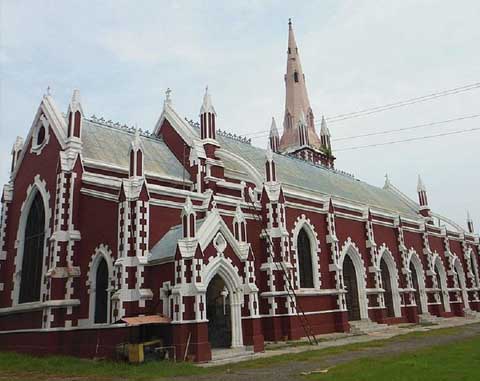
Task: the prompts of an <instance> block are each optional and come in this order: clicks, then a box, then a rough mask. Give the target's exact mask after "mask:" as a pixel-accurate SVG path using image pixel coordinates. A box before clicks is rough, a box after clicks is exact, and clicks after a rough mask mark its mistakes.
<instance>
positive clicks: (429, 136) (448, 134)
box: [335, 127, 480, 152]
mask: <svg viewBox="0 0 480 381" xmlns="http://www.w3.org/2000/svg"><path fill="white" fill-rule="evenodd" d="M473 131H480V127H476V128H470V129H466V130H458V131H452V132H444V133H441V134H435V135H426V136H418V137H415V138H408V139H401V140H393V141H389V142H383V143H374V144H367V145H363V146H355V147H346V148H339V149H336V150H335V152H340V151H352V150H359V149H364V148H370V147H379V146H386V145H391V144H397V143H404V142H413V141H416V140H425V139H432V138H438V137H442V136H450V135H457V134H464V133H467V132H473Z"/></svg>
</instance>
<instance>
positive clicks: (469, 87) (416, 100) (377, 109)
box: [315, 82, 480, 124]
mask: <svg viewBox="0 0 480 381" xmlns="http://www.w3.org/2000/svg"><path fill="white" fill-rule="evenodd" d="M478 88H480V82H476V83H472V84H470V85H465V86H461V87H456V88H453V89H448V90H443V91H437V92H434V93H431V94H427V95H423V96H420V97H415V98H410V99H407V100H404V101H398V102H393V103H389V104H386V105H382V106H375V107H369V108H365V109H362V110H359V111H354V112H349V113H344V114H338V115H334V116H331V117H328V118H326V120H327V121H328V122H330V123H332V122H339V121H342V120H346V119H351V118H357V117H360V116H365V115H371V114H375V113H378V112H383V111H387V110H392V109H394V108H398V107H404V106H410V105H412V104H416V103H421V102H426V101H430V100H433V99H437V98H441V97H445V96H448V95H454V94H459V93H463V92H466V91H470V90H475V89H478ZM319 123H321V122H320V121H317V122H315V124H319Z"/></svg>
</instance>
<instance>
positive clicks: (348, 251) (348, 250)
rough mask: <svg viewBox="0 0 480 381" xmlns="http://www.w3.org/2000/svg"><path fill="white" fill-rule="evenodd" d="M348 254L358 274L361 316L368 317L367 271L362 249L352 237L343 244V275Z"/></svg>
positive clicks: (341, 264)
mask: <svg viewBox="0 0 480 381" xmlns="http://www.w3.org/2000/svg"><path fill="white" fill-rule="evenodd" d="M347 255H348V256H349V257H350V259H351V260H352V262H353V265H354V268H355V273H356V276H357V292H358V304H359V305H360V318H361V319H368V299H367V291H366V289H367V282H366V277H367V272H366V269H365V264H364V261H363V259H362V256H361V254H360V251H359V250H358V248H357V246H356V245H355V242H353V241H352V239H351V238H350V237H348V239H347V241H345V243H344V245H343V246H342V251H341V253H340V259H339V267H340V268H341V269H342V277H343V261H344V260H345V257H346V256H347ZM344 287H345V286H344ZM347 292H348V290H347Z"/></svg>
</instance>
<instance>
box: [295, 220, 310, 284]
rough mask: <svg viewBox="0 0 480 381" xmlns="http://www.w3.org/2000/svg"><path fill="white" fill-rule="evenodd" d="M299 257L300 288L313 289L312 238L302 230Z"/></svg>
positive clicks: (298, 246) (298, 240) (299, 239)
mask: <svg viewBox="0 0 480 381" xmlns="http://www.w3.org/2000/svg"><path fill="white" fill-rule="evenodd" d="M297 255H298V267H299V268H298V271H299V276H300V288H313V287H314V284H313V268H312V249H311V242H310V238H309V237H308V234H307V232H306V231H305V229H301V230H300V232H299V233H298V238H297Z"/></svg>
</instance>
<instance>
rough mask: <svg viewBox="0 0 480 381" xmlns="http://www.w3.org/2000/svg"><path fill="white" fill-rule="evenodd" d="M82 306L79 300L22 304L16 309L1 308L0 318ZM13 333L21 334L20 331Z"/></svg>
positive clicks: (15, 307)
mask: <svg viewBox="0 0 480 381" xmlns="http://www.w3.org/2000/svg"><path fill="white" fill-rule="evenodd" d="M78 305H80V300H79V299H66V300H65V299H62V300H48V301H46V302H31V303H22V304H18V305H16V306H14V307H6V308H0V316H2V315H12V314H18V313H23V312H31V311H38V310H43V309H44V308H62V307H63V308H65V307H73V306H78ZM12 332H19V331H18V330H15V331H12Z"/></svg>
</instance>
